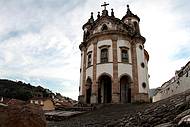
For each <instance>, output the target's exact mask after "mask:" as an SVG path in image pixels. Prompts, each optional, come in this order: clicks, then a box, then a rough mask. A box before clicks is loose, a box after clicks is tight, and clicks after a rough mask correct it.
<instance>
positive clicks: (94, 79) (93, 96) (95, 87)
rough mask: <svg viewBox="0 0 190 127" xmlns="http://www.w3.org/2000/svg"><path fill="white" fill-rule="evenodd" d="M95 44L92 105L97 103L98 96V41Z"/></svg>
mask: <svg viewBox="0 0 190 127" xmlns="http://www.w3.org/2000/svg"><path fill="white" fill-rule="evenodd" d="M93 44H94V50H93V51H94V54H93V83H92V96H91V103H97V100H98V99H97V96H98V85H97V83H96V71H97V70H96V69H97V68H96V63H97V40H96V43H93Z"/></svg>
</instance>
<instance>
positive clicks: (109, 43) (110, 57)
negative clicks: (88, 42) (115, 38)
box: [97, 40, 113, 63]
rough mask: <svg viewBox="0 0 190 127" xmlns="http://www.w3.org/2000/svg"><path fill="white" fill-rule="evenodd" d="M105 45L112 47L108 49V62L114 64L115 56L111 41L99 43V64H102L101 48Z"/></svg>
mask: <svg viewBox="0 0 190 127" xmlns="http://www.w3.org/2000/svg"><path fill="white" fill-rule="evenodd" d="M104 45H109V46H110V47H109V48H108V62H113V54H112V41H111V40H103V41H99V42H98V43H97V63H100V52H101V49H100V47H101V46H104Z"/></svg>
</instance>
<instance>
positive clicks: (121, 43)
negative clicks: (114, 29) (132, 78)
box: [117, 40, 131, 63]
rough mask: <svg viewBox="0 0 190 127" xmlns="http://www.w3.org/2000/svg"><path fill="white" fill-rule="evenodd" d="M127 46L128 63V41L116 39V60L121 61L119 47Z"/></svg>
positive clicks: (129, 52)
mask: <svg viewBox="0 0 190 127" xmlns="http://www.w3.org/2000/svg"><path fill="white" fill-rule="evenodd" d="M123 46H124V47H127V48H129V51H128V54H129V63H131V49H130V47H131V46H130V43H129V41H126V40H118V41H117V58H118V62H121V48H120V47H123Z"/></svg>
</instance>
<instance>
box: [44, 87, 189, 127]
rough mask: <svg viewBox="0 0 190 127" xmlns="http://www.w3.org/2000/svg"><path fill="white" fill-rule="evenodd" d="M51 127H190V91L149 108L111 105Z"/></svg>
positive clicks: (143, 105)
mask: <svg viewBox="0 0 190 127" xmlns="http://www.w3.org/2000/svg"><path fill="white" fill-rule="evenodd" d="M48 126H49V127H190V90H188V91H186V92H184V93H181V94H178V95H174V96H172V97H169V98H167V99H164V100H161V101H158V102H156V103H150V104H141V105H137V104H115V105H112V104H109V105H104V107H102V108H99V109H97V110H95V111H92V112H89V113H86V114H82V115H79V116H76V117H71V118H70V119H67V120H64V121H60V122H48Z"/></svg>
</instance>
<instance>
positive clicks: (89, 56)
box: [88, 53, 92, 67]
mask: <svg viewBox="0 0 190 127" xmlns="http://www.w3.org/2000/svg"><path fill="white" fill-rule="evenodd" d="M91 63H92V55H91V53H90V54H88V67H89V66H90V65H91Z"/></svg>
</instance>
